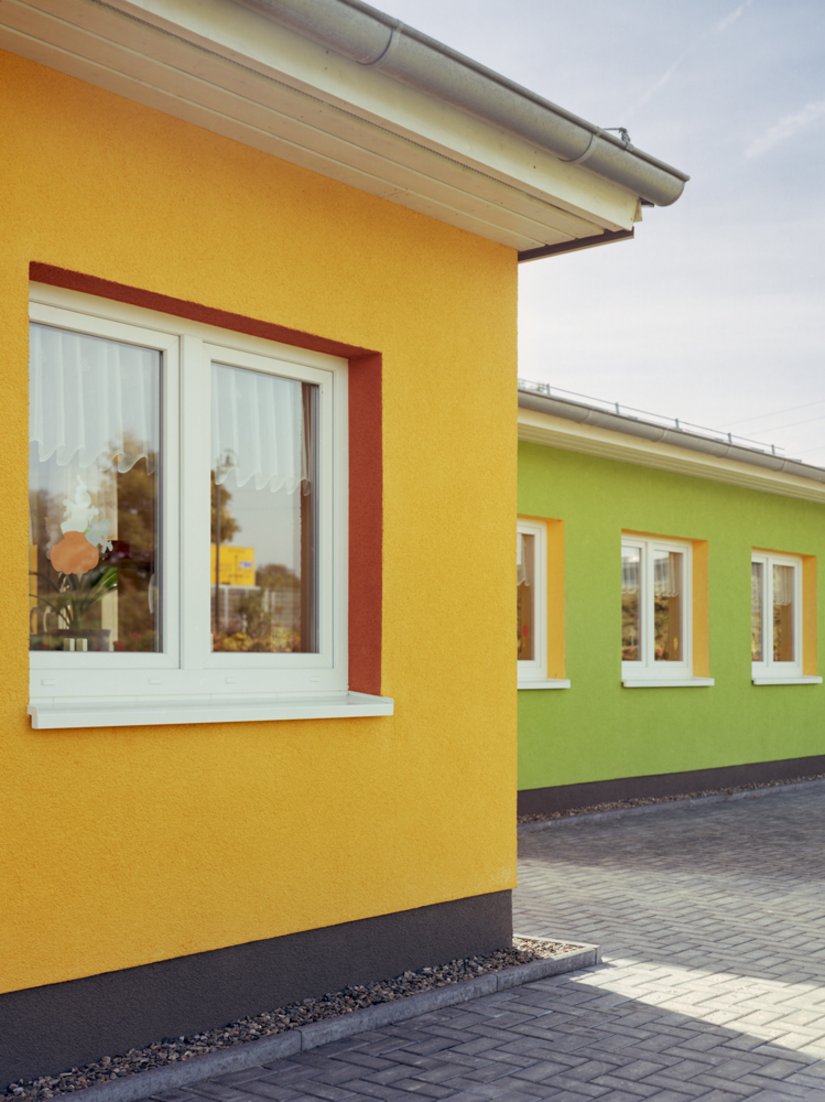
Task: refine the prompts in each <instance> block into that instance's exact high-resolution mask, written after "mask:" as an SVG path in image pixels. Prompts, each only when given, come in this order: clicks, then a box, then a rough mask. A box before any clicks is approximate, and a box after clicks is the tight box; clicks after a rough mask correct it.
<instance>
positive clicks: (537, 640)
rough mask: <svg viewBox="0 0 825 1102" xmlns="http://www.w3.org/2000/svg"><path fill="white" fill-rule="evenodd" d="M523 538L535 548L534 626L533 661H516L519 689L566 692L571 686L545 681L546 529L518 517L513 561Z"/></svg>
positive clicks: (546, 646)
mask: <svg viewBox="0 0 825 1102" xmlns="http://www.w3.org/2000/svg"><path fill="white" fill-rule="evenodd" d="M522 536H532V537H533V547H534V551H535V554H534V561H533V566H534V575H535V576H534V584H533V625H534V644H533V651H534V657H533V658H530V659H519V660H518V687H519V689H569V688H570V682H569V681H568V680H566V679H562V678H552V677H548V674H547V654H548V639H547V632H548V630H549V627H548V623H547V525H546V524H542V523H541V521H534V520H524V519H522V518H521V517H519V519H518V523H517V525H516V541H517V542H516V561H517V563H518V556H519V553H520V550H521V538H522Z"/></svg>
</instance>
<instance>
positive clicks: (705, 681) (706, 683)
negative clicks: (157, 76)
mask: <svg viewBox="0 0 825 1102" xmlns="http://www.w3.org/2000/svg"><path fill="white" fill-rule="evenodd" d="M715 684H716V679H715V678H713V677H671V678H666V677H657V678H651V677H648V678H644V677H623V678H622V685H623V686H624V688H625V689H705V688H708V687H710V686H713V685H715Z"/></svg>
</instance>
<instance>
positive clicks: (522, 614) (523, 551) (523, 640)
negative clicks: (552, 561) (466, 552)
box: [516, 532, 536, 662]
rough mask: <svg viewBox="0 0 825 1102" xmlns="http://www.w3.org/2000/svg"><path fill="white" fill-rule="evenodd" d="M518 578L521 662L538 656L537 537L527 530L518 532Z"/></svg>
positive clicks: (519, 653) (519, 655)
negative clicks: (536, 614)
mask: <svg viewBox="0 0 825 1102" xmlns="http://www.w3.org/2000/svg"><path fill="white" fill-rule="evenodd" d="M517 579H518V585H517V590H516V592H517V594H518V657H519V661H521V662H532V661H533V660H534V659H535V657H536V639H535V634H536V632H535V593H536V586H535V581H536V539H535V536H531V535H529V534H528V533H526V532H519V533H518V575H517Z"/></svg>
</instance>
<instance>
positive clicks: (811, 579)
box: [751, 551, 822, 685]
mask: <svg viewBox="0 0 825 1102" xmlns="http://www.w3.org/2000/svg"><path fill="white" fill-rule="evenodd" d="M816 666H817V657H816V585H815V562H814V560H813V559H812V558H810V557H806V556H797V555H782V554H776V553H774V552H770V551H754V552H753V554H752V556H751V676H752V678H753V681H754V683H755V684H757V685H770V684H777V683H782V682H786V683H788V682H789V683H810V684H819V683H821V681H822V678H821V677H819V676H818V675H817V673H816Z"/></svg>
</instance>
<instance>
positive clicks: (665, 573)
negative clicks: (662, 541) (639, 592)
mask: <svg viewBox="0 0 825 1102" xmlns="http://www.w3.org/2000/svg"><path fill="white" fill-rule="evenodd" d="M653 588H654V595H655V596H656V597H657V598H659V599H660V600H663V599H666V598H670V599H672V598H673V597H678V596H679V595H680V594H681V591H682V553H681V552H680V551H667V552H661V551H657V552H656V557H655V558H654V560H653Z"/></svg>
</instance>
